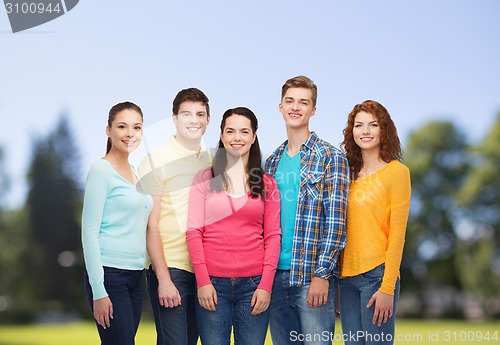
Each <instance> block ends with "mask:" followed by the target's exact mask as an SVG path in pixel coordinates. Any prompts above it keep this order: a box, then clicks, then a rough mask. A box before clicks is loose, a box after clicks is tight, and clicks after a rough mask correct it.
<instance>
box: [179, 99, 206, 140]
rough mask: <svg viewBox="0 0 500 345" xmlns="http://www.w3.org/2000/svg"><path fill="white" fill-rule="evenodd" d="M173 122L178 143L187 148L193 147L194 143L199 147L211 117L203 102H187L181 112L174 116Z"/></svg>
mask: <svg viewBox="0 0 500 345" xmlns="http://www.w3.org/2000/svg"><path fill="white" fill-rule="evenodd" d="M173 121H174V124H175V128H176V130H177V133H176V136H175V137H176V139H177V141H179V142H180V143H181V144H184V145H185V146H192V144H193V143H194V144H197V145H199V143H200V141H201V137H202V136H203V134H205V131H206V130H207V125H208V123H209V121H210V117H209V116H208V114H207V108H206V106H205V105H204V104H203V103H202V102H190V101H186V102H183V103H181V105H180V106H179V112H178V113H177V114H174V116H173Z"/></svg>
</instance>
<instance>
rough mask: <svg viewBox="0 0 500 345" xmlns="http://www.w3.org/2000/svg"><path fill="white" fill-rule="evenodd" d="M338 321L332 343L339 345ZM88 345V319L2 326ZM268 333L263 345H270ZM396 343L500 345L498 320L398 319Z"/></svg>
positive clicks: (143, 337)
mask: <svg viewBox="0 0 500 345" xmlns="http://www.w3.org/2000/svg"><path fill="white" fill-rule="evenodd" d="M340 338H341V336H340V326H339V324H338V323H337V328H336V337H334V338H333V340H334V341H333V344H342V343H343V342H342V340H341V339H340ZM155 339H156V334H155V329H154V324H153V323H152V322H151V321H144V322H142V323H141V325H140V327H139V331H138V334H137V337H136V344H137V345H154V344H155ZM69 344H71V345H91V344H99V338H98V336H97V331H96V329H95V326H94V324H93V323H91V322H78V323H70V324H62V325H31V326H2V325H0V345H69ZM271 344H272V342H271V339H270V336H268V339H267V342H266V345H271ZM395 344H404V345H412V344H415V345H417V344H418V345H427V344H429V345H431V344H432V345H437V344H463V345H465V344H492V345H493V344H500V322H488V323H469V322H461V321H427V320H404V319H400V320H398V322H397V325H396V338H395Z"/></svg>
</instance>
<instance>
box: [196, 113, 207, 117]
mask: <svg viewBox="0 0 500 345" xmlns="http://www.w3.org/2000/svg"><path fill="white" fill-rule="evenodd" d="M197 115H198V117H201V118H204V117H205V116H207V114H205V113H198V114H197Z"/></svg>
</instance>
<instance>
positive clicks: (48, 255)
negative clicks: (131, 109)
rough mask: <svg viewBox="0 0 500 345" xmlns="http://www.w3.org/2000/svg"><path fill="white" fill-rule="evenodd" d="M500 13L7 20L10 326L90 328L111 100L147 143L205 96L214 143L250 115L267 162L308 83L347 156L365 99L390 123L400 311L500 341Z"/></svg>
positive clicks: (2, 270)
mask: <svg viewBox="0 0 500 345" xmlns="http://www.w3.org/2000/svg"><path fill="white" fill-rule="evenodd" d="M499 14H500V2H498V1H495V0H480V1H474V2H473V1H466V0H443V1H439V2H436V1H431V0H420V1H417V0H410V1H404V2H401V1H395V0H392V1H390V0H380V1H368V0H360V1H353V2H341V1H337V0H335V1H327V0H321V1H311V2H304V1H297V0H291V1H284V0H277V1H272V2H270V1H269V2H266V1H263V0H256V1H246V2H240V1H227V0H221V1H213V2H204V1H200V0H195V1H190V2H186V3H181V2H165V1H147V2H141V1H128V0H127V1H118V0H112V1H105V2H90V1H82V2H80V3H79V4H78V5H77V6H76V7H75V8H74V9H73V10H71V11H70V12H68V13H67V14H65V15H64V16H62V17H60V18H57V19H55V20H54V21H51V22H49V23H46V24H44V25H42V26H39V27H36V28H33V29H30V30H27V31H24V32H19V33H16V34H13V33H12V32H11V31H10V26H9V22H8V18H7V14H6V13H5V12H4V11H2V10H0V70H1V77H0V120H1V123H2V124H3V131H2V135H0V277H1V279H0V323H2V324H12V323H29V324H47V323H56V322H58V323H62V322H76V321H80V320H91V315H90V312H89V311H88V307H87V306H86V304H85V299H84V292H83V288H82V283H81V277H82V271H83V260H82V253H81V245H80V229H79V226H80V216H81V203H82V195H83V189H84V181H85V176H86V173H87V171H88V168H89V167H90V165H91V164H92V162H93V161H94V160H96V159H98V158H100V157H102V156H103V154H104V149H105V142H106V136H105V126H106V120H107V112H108V110H109V108H110V107H111V106H112V105H113V104H116V103H118V102H121V101H124V100H130V101H133V102H135V103H137V104H138V105H140V106H141V107H142V109H143V112H144V115H145V138H146V139H148V140H149V141H150V142H154V141H155V140H162V138H161V137H160V138H159V137H158V134H157V133H161V128H163V126H165V137H166V136H167V135H168V134H167V133H168V131H170V130H171V126H170V127H169V124H168V121H169V117H170V115H171V101H172V99H173V97H174V96H175V94H176V93H177V92H178V91H179V90H180V89H182V88H186V87H198V88H200V89H202V90H203V91H204V92H205V93H206V94H207V95H208V97H209V98H210V105H211V112H212V116H211V124H210V125H209V127H208V130H207V134H206V137H205V145H206V146H207V147H213V146H215V144H216V142H217V137H218V125H219V122H220V118H221V116H222V113H223V112H224V111H225V110H226V109H227V108H230V107H235V106H240V105H241V106H247V107H249V108H250V109H252V110H253V111H254V112H255V113H256V114H257V116H258V118H259V121H260V128H259V131H258V135H259V137H260V142H261V146H262V150H263V153H264V155H265V156H267V155H268V154H270V153H271V152H272V150H273V149H274V148H275V147H277V146H278V145H279V144H280V143H281V142H282V141H283V140H284V139H285V130H284V125H283V121H282V119H281V117H280V114H279V112H278V103H279V101H280V88H281V85H282V84H283V82H284V81H285V80H286V79H288V78H290V77H293V76H295V75H299V74H304V75H307V76H309V77H311V78H312V79H313V80H314V81H315V83H316V84H317V85H318V88H319V92H318V104H317V113H316V115H315V116H314V118H313V119H312V122H311V128H312V129H313V130H315V131H316V132H317V133H318V134H319V136H320V137H322V138H324V139H325V140H328V141H330V142H331V143H333V144H334V145H336V146H338V144H339V143H340V142H341V141H342V129H343V128H344V126H345V122H346V119H347V114H348V113H349V111H350V110H351V109H352V107H353V106H354V105H355V104H357V103H360V102H362V101H363V100H365V99H374V100H377V101H379V102H380V103H382V104H383V105H385V106H386V107H387V108H388V110H389V112H390V113H391V115H392V117H393V119H394V121H395V123H396V126H397V127H398V131H399V134H400V137H401V139H402V142H403V146H404V162H405V164H407V165H408V166H409V168H410V170H411V173H412V188H413V195H412V207H411V213H410V220H409V224H408V231H407V237H406V246H405V252H404V257H403V263H402V269H401V275H402V296H401V301H400V303H399V304H398V308H399V310H398V315H399V317H400V318H401V319H403V318H406V319H410V318H411V319H428V320H449V319H455V320H464V321H467V322H474V323H473V324H472V325H473V326H472V328H471V329H472V330H475V329H476V328H474V327H476V326H477V327H480V325H486V326H487V329H490V328H491V330H492V331H495V330H496V331H498V329H499V328H500V326H499V323H498V320H499V319H500V175H499V174H498V172H499V171H500V149H499V148H498V147H499V145H500V67H499V61H500V45H499V44H498V42H499V38H500V21H499V20H498V15H499ZM148 130H149V133H150V134H149V136H148ZM153 133H156V134H153ZM142 149H143V150H144V147H143V148H142ZM148 307H149V306H148V303H145V304H144V309H145V313H144V319H145V320H148V319H149V320H150V314H149V310H148ZM443 322H444V321H443ZM23 331H24V328H23ZM151 331H152V330H151ZM90 332H94V333H96V332H95V331H94V330H91V331H90ZM2 334H6V332H2V328H1V326H0V344H4V343H5V344H8V343H9V342H6V340H2ZM95 336H96V334H95ZM41 338H43V337H38V340H41ZM2 341H3V342H2ZM35 343H36V342H33V343H32V344H35ZM30 344H31V343H30Z"/></svg>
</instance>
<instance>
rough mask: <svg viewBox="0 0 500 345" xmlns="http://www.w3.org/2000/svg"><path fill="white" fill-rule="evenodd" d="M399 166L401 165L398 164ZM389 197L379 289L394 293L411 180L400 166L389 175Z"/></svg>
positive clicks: (401, 253)
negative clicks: (382, 272) (389, 206)
mask: <svg viewBox="0 0 500 345" xmlns="http://www.w3.org/2000/svg"><path fill="white" fill-rule="evenodd" d="M399 166H400V167H401V165H399ZM388 183H390V188H389V196H388V197H389V198H390V203H391V215H390V221H389V238H388V245H387V252H386V257H385V270H384V277H383V278H382V285H381V286H380V289H379V290H380V291H381V292H383V293H386V294H388V295H394V288H395V286H396V280H397V278H398V276H399V268H400V266H401V259H402V256H403V247H404V242H405V234H406V224H407V221H408V214H409V212H410V198H411V182H410V171H409V170H408V168H407V167H405V166H402V167H401V169H398V170H397V171H396V174H394V175H392V176H390V181H388Z"/></svg>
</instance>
